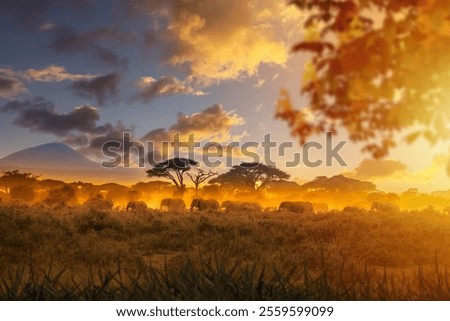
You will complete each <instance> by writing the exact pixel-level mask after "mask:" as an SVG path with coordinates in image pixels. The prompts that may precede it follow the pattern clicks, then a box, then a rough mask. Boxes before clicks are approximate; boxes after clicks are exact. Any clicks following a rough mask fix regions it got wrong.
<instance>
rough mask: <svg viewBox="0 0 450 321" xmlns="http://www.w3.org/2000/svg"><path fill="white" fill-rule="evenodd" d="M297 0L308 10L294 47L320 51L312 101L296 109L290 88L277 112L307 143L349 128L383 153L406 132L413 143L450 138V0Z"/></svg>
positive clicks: (309, 84) (309, 77) (309, 90)
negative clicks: (315, 136) (301, 33)
mask: <svg viewBox="0 0 450 321" xmlns="http://www.w3.org/2000/svg"><path fill="white" fill-rule="evenodd" d="M291 3H293V4H295V5H296V6H297V7H299V8H300V10H302V11H303V12H305V13H306V14H307V19H306V22H305V23H304V30H305V32H304V37H303V41H302V42H300V43H298V44H297V45H295V46H294V47H293V51H307V52H309V53H310V54H312V59H311V61H310V62H309V63H308V64H307V65H306V67H305V72H304V79H303V84H302V93H303V94H306V96H307V97H308V98H309V100H310V102H309V107H308V108H307V109H306V110H304V109H297V108H294V107H293V106H292V104H291V101H290V98H289V94H288V93H287V92H286V91H283V92H282V94H281V97H280V99H279V101H278V106H277V112H276V117H278V118H281V119H283V120H284V121H286V122H287V123H288V124H289V126H290V127H291V128H292V132H293V135H295V136H297V137H299V139H300V141H301V143H302V144H303V143H304V142H305V141H306V139H307V138H308V137H310V136H311V135H314V134H318V133H323V132H325V131H332V132H336V131H337V128H338V127H343V128H345V129H346V130H347V132H348V134H349V138H350V139H351V140H352V141H354V142H363V143H364V145H363V146H364V147H363V151H367V152H369V153H371V154H372V156H373V157H375V158H379V157H383V156H384V155H386V154H387V153H388V152H389V150H390V148H392V147H394V146H395V145H396V144H397V142H398V139H397V137H401V136H399V135H398V133H400V132H401V134H402V135H403V138H404V139H405V140H406V142H408V143H411V142H413V141H415V140H416V139H417V138H419V137H424V138H425V139H427V140H428V141H429V142H430V143H432V144H433V143H435V142H437V141H439V140H442V141H446V140H448V139H449V138H450V126H448V123H449V121H450V108H448V106H449V104H450V95H449V91H448V88H447V87H448V84H449V83H450V67H449V66H450V54H449V53H450V19H449V13H448V12H449V9H448V8H449V7H450V0H439V1H435V0H424V1H422V0H420V1H419V0H411V1H404V0H402V1H400V0H386V1H379V0H358V1H356V0H339V1H337V0H326V1H325V0H292V1H291ZM425 57H426V58H425ZM311 114H312V115H313V117H311ZM449 171H450V163H449Z"/></svg>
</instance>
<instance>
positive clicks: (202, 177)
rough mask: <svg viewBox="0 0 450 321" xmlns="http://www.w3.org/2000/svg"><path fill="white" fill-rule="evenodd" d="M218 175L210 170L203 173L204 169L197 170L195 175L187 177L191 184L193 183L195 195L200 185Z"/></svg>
mask: <svg viewBox="0 0 450 321" xmlns="http://www.w3.org/2000/svg"><path fill="white" fill-rule="evenodd" d="M218 175H219V174H218V173H216V172H213V171H212V170H209V171H205V170H204V169H201V168H199V169H197V171H196V173H195V174H191V173H187V176H189V178H190V179H191V181H192V183H194V186H195V193H198V188H199V187H200V185H201V184H202V183H204V182H206V181H207V180H208V179H210V178H211V177H214V176H218Z"/></svg>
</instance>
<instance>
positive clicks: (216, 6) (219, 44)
mask: <svg viewBox="0 0 450 321" xmlns="http://www.w3.org/2000/svg"><path fill="white" fill-rule="evenodd" d="M138 7H139V9H140V10H141V11H146V12H149V13H151V14H159V15H160V16H164V17H166V18H167V19H168V29H167V30H168V31H167V33H166V34H165V40H166V41H167V42H168V43H170V44H171V48H170V50H169V52H170V54H169V58H168V61H169V63H170V64H172V65H179V66H186V65H187V66H188V68H189V70H190V73H191V75H192V76H194V77H195V78H196V79H197V80H199V81H202V82H206V83H207V82H211V81H213V82H214V81H216V82H217V81H221V80H226V79H236V78H239V77H241V76H253V75H256V74H257V73H258V67H259V66H260V65H261V64H275V65H284V64H285V63H286V61H287V59H288V51H289V45H288V44H287V42H288V37H289V32H281V31H286V30H291V27H292V26H293V22H294V21H298V20H299V19H301V15H300V13H299V12H298V10H295V9H294V8H291V7H286V4H285V3H284V2H283V1H279V2H276V1H271V0H229V1H222V0H199V1H178V0H172V1H164V2H162V1H159V2H158V1H156V2H155V1H153V0H147V1H140V2H139V4H138Z"/></svg>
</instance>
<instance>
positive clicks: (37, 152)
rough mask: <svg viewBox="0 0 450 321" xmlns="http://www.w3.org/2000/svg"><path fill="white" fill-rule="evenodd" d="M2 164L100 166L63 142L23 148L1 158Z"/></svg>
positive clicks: (35, 166)
mask: <svg viewBox="0 0 450 321" xmlns="http://www.w3.org/2000/svg"><path fill="white" fill-rule="evenodd" d="M0 164H2V165H8V167H10V166H17V167H25V168H58V169H61V168H68V169H74V168H75V169H92V168H93V167H94V166H97V167H98V166H99V165H98V164H96V163H95V162H93V161H91V160H89V159H88V158H86V157H85V156H84V155H82V154H81V153H79V152H77V151H76V150H74V149H72V148H71V147H69V146H67V145H66V144H63V143H48V144H43V145H39V146H34V147H30V148H26V149H23V150H21V151H18V152H15V153H12V154H10V155H8V156H6V157H5V158H2V159H0Z"/></svg>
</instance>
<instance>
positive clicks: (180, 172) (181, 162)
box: [147, 157, 198, 192]
mask: <svg viewBox="0 0 450 321" xmlns="http://www.w3.org/2000/svg"><path fill="white" fill-rule="evenodd" d="M197 165H198V162H196V161H194V160H192V159H187V158H178V157H177V158H172V159H169V160H166V161H164V162H161V163H158V164H155V165H154V166H153V168H152V169H150V170H148V171H147V176H148V177H162V178H167V179H169V180H171V181H172V182H173V183H174V184H175V186H176V187H177V189H178V190H179V191H181V192H183V191H184V190H185V189H186V185H185V184H184V174H185V173H186V172H187V171H189V170H190V169H191V168H192V166H197Z"/></svg>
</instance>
